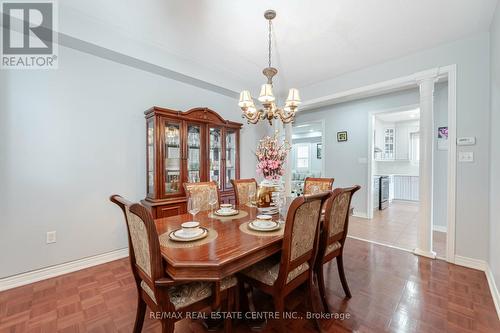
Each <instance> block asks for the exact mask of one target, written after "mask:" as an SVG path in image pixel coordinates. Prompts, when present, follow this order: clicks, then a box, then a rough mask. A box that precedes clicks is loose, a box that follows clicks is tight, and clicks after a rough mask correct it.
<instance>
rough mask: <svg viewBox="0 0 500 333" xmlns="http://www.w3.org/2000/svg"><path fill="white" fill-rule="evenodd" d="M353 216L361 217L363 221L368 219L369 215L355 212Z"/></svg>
mask: <svg viewBox="0 0 500 333" xmlns="http://www.w3.org/2000/svg"><path fill="white" fill-rule="evenodd" d="M352 216H354V217H359V218H362V219H367V218H368V214H366V213H365V212H356V211H354V212H353V213H352Z"/></svg>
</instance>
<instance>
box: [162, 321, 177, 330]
mask: <svg viewBox="0 0 500 333" xmlns="http://www.w3.org/2000/svg"><path fill="white" fill-rule="evenodd" d="M174 328H175V321H173V320H172V319H162V320H161V333H174Z"/></svg>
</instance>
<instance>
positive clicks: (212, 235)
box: [159, 229, 219, 248]
mask: <svg viewBox="0 0 500 333" xmlns="http://www.w3.org/2000/svg"><path fill="white" fill-rule="evenodd" d="M169 233H170V231H169V232H166V233H164V234H161V235H160V237H159V238H160V245H161V246H164V247H171V248H186V247H194V246H200V245H203V244H207V243H210V242H211V241H213V240H214V239H216V238H217V236H219V234H218V233H217V231H215V230H214V229H208V235H207V237H205V238H202V239H198V240H195V241H192V242H176V241H173V240H171V239H170V237H168V234H169Z"/></svg>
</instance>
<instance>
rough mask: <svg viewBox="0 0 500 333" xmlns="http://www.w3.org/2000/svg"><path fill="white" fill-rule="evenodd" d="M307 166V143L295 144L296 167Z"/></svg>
mask: <svg viewBox="0 0 500 333" xmlns="http://www.w3.org/2000/svg"><path fill="white" fill-rule="evenodd" d="M307 168H309V145H298V146H297V169H307Z"/></svg>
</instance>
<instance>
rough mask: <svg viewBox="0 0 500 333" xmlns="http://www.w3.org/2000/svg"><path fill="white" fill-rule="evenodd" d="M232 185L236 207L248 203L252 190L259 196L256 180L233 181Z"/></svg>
mask: <svg viewBox="0 0 500 333" xmlns="http://www.w3.org/2000/svg"><path fill="white" fill-rule="evenodd" d="M231 183H232V184H233V188H234V193H235V197H236V206H238V205H244V204H246V203H248V201H249V200H248V199H249V196H248V194H249V193H250V191H251V190H253V193H254V195H257V181H256V180H255V178H249V179H231Z"/></svg>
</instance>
